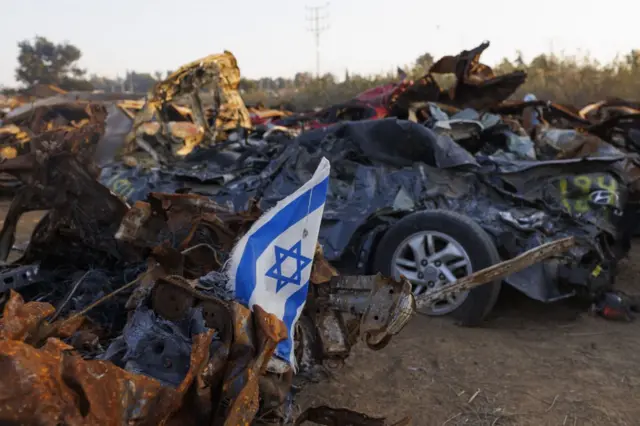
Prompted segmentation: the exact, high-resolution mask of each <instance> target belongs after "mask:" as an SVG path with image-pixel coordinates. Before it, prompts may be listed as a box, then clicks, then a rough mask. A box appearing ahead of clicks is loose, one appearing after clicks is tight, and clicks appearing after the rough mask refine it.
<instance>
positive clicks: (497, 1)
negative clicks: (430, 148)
mask: <svg viewBox="0 0 640 426" xmlns="http://www.w3.org/2000/svg"><path fill="white" fill-rule="evenodd" d="M315 6H325V7H323V8H322V9H321V11H320V12H319V14H320V16H321V17H324V19H322V20H321V25H322V26H324V27H326V28H325V30H324V31H323V32H322V34H321V35H320V71H321V73H325V72H331V73H334V74H335V75H336V76H338V78H342V76H344V74H345V70H349V72H350V73H361V74H373V73H380V72H387V71H391V70H395V67H396V66H398V65H399V66H402V65H407V64H411V63H412V62H413V61H414V60H415V59H416V58H417V57H418V56H420V55H421V54H423V53H425V52H429V53H431V54H432V55H433V56H434V57H436V58H438V57H439V56H442V55H445V54H456V53H458V52H459V51H461V50H463V49H465V48H467V49H468V48H472V47H475V46H476V45H478V44H480V43H481V42H482V41H484V40H489V41H490V42H491V46H490V47H489V49H488V50H486V51H485V53H484V55H483V61H484V62H485V63H487V64H489V65H491V64H495V63H497V62H498V61H499V60H501V59H502V58H503V57H508V58H510V59H515V57H516V51H517V50H521V51H522V52H523V53H524V58H525V60H530V59H531V58H533V57H534V56H536V55H537V54H539V53H549V52H555V53H565V54H569V55H576V54H578V55H581V56H582V55H584V54H588V55H590V56H592V57H593V58H596V59H598V60H599V61H602V62H606V61H609V60H611V59H613V58H614V57H615V56H616V55H624V54H626V53H628V52H629V51H630V50H631V49H633V48H640V32H638V31H637V19H638V16H640V13H639V12H640V2H636V1H629V0H608V1H606V2H602V1H598V2H596V1H594V0H581V1H578V0H537V1H534V2H524V1H513V0H457V1H427V0H404V1H397V0H333V1H331V2H330V3H328V5H327V3H326V2H325V0H304V1H295V0H269V1H264V0H236V1H235V2H233V1H227V0H225V1H222V0H108V1H87V0H83V1H79V0H56V1H51V0H0V17H1V19H0V85H5V86H13V85H15V84H16V81H15V78H14V74H15V68H16V66H17V61H16V58H17V56H18V48H17V43H18V41H20V40H24V39H32V38H33V37H35V36H36V35H39V36H43V37H47V38H48V39H50V40H51V41H54V42H57V43H60V42H65V41H67V42H70V43H72V44H74V45H76V46H77V47H78V48H79V49H80V50H81V51H82V58H81V60H80V66H81V67H82V68H85V69H87V71H88V73H89V74H98V75H103V76H106V77H110V78H114V77H116V76H123V75H124V74H125V73H126V70H128V69H129V70H135V71H137V72H151V73H153V72H154V71H163V73H164V72H165V71H167V70H175V69H177V68H178V67H179V66H180V65H182V64H184V63H187V62H190V61H192V60H195V59H197V58H199V57H203V56H206V55H209V54H212V53H220V52H222V51H223V50H230V51H231V52H233V53H234V55H235V56H236V58H237V59H238V64H239V66H240V70H241V73H242V75H243V76H244V77H247V78H259V77H280V76H282V77H293V75H294V74H295V73H296V72H299V71H309V72H315V69H316V50H315V38H314V36H313V34H312V33H311V32H310V31H309V27H310V22H309V20H308V19H307V18H308V17H310V16H311V12H310V10H309V9H308V7H315Z"/></svg>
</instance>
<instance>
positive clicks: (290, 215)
mask: <svg viewBox="0 0 640 426" xmlns="http://www.w3.org/2000/svg"><path fill="white" fill-rule="evenodd" d="M329 170H330V165H329V160H327V159H326V158H323V159H322V160H321V161H320V165H318V168H317V169H316V171H315V173H314V174H313V177H312V178H311V179H310V180H309V181H308V182H307V183H305V184H304V185H303V186H302V187H300V188H299V189H298V190H297V191H296V192H294V193H293V194H291V195H289V196H288V197H286V198H285V199H283V200H281V201H279V202H278V203H277V204H276V205H275V206H274V207H273V208H272V209H270V210H269V211H267V212H265V213H264V214H263V215H262V216H261V217H260V218H259V219H258V220H257V221H256V222H255V223H254V224H253V226H252V227H251V229H249V232H247V233H246V234H245V235H244V236H243V237H242V238H241V239H240V241H239V242H238V244H237V245H236V247H235V248H234V249H233V252H232V253H231V259H230V262H229V265H228V268H227V271H228V273H229V278H230V281H229V287H230V289H231V290H233V291H234V293H235V297H236V300H237V301H238V302H240V303H242V304H244V305H245V306H247V307H249V308H250V309H253V306H254V305H260V306H261V307H262V308H263V309H264V310H265V311H267V312H269V313H271V314H274V315H275V316H277V317H278V318H279V319H281V320H282V321H283V322H284V323H285V325H286V326H287V329H288V333H289V337H288V339H287V340H285V341H282V342H280V344H278V347H277V348H276V356H278V357H279V358H282V359H284V360H286V361H288V362H289V364H290V365H291V366H292V367H294V368H295V367H296V365H295V358H294V353H293V334H294V328H295V327H294V326H295V324H296V322H297V321H298V318H300V314H301V313H302V309H303V308H304V305H305V302H306V299H307V292H308V289H309V277H310V275H311V266H312V262H313V255H314V253H315V249H316V243H317V242H318V234H319V232H320V223H321V222H322V213H323V211H324V203H325V200H326V198H327V188H328V186H329Z"/></svg>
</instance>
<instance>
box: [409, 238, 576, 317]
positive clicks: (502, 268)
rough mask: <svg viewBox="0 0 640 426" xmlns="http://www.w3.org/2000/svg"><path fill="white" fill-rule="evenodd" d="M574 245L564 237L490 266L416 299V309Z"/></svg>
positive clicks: (562, 251) (573, 242)
mask: <svg viewBox="0 0 640 426" xmlns="http://www.w3.org/2000/svg"><path fill="white" fill-rule="evenodd" d="M575 244H576V240H575V238H574V237H566V238H562V239H559V240H556V241H552V242H550V243H546V244H543V245H541V246H538V247H536V248H533V249H531V250H528V251H526V252H524V253H522V254H521V255H519V256H516V257H514V258H513V259H509V260H505V261H504V262H501V263H498V264H496V265H493V266H490V267H488V268H485V269H483V270H480V271H477V272H474V273H472V274H470V275H467V276H466V277H463V278H460V279H458V280H457V281H456V282H455V283H454V284H452V285H450V286H447V287H444V288H441V289H437V290H434V291H430V292H427V293H425V294H423V295H420V296H419V297H417V298H416V307H417V309H422V308H424V307H427V306H429V305H431V304H433V303H434V301H436V300H439V299H441V298H443V297H446V296H448V295H450V294H455V293H459V292H463V291H468V290H471V289H472V288H475V287H478V286H481V285H483V284H487V283H490V282H492V281H496V280H500V279H502V278H504V277H506V276H507V275H511V274H513V273H516V272H519V271H522V270H524V269H526V268H528V267H529V266H531V265H534V264H536V263H540V262H542V261H543V260H546V259H548V258H550V257H553V256H557V255H559V254H562V253H564V252H566V251H567V250H569V249H570V248H571V247H573V246H574V245H575Z"/></svg>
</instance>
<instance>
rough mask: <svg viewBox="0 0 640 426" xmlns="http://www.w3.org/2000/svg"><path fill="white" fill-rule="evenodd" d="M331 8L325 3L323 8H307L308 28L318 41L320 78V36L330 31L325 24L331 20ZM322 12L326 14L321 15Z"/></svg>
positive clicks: (317, 75) (318, 73) (317, 67)
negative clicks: (329, 10)
mask: <svg viewBox="0 0 640 426" xmlns="http://www.w3.org/2000/svg"><path fill="white" fill-rule="evenodd" d="M328 8H329V3H325V4H324V5H323V6H314V7H309V6H307V12H308V15H307V21H308V22H309V24H310V26H309V28H308V30H309V31H311V32H312V33H313V36H314V37H315V39H316V77H317V78H320V35H321V34H322V33H323V32H325V31H326V30H328V29H329V26H328V25H326V24H324V21H326V20H327V19H328V18H329V14H328V12H327V9H328ZM321 12H325V13H324V14H321Z"/></svg>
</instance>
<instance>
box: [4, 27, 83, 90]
mask: <svg viewBox="0 0 640 426" xmlns="http://www.w3.org/2000/svg"><path fill="white" fill-rule="evenodd" d="M18 49H19V54H18V68H16V80H18V81H19V82H22V83H24V84H25V85H27V86H33V85H34V84H39V83H40V84H54V85H56V86H59V87H60V88H62V89H65V90H91V89H92V86H91V83H89V82H88V81H87V80H86V78H85V74H86V71H85V70H83V69H81V68H79V67H78V65H77V63H78V60H79V59H80V57H81V56H82V52H80V49H78V48H77V47H76V46H74V45H72V44H69V43H66V42H65V43H61V44H55V43H53V42H52V41H50V40H48V39H47V38H45V37H40V36H36V37H35V38H34V39H33V40H23V41H20V42H18Z"/></svg>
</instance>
